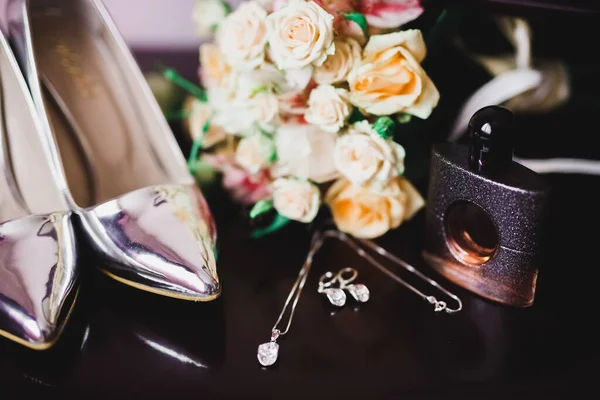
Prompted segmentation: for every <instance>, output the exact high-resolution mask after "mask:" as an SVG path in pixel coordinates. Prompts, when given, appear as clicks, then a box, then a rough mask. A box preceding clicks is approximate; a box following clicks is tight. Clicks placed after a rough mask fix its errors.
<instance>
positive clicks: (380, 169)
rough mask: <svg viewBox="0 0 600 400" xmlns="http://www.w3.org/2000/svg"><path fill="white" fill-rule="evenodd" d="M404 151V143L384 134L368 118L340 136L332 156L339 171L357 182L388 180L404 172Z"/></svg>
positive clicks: (355, 183)
mask: <svg viewBox="0 0 600 400" xmlns="http://www.w3.org/2000/svg"><path fill="white" fill-rule="evenodd" d="M405 154H406V153H405V151H404V148H403V147H402V146H400V145H399V144H398V143H396V142H394V141H393V140H391V139H384V138H382V137H381V136H379V135H378V134H377V132H375V131H374V130H373V128H372V127H371V125H370V124H369V123H368V122H367V121H361V122H358V123H356V124H354V126H353V127H352V128H350V129H349V131H348V133H347V134H345V135H343V136H341V137H340V138H339V139H338V141H337V143H336V146H335V151H334V153H333V159H334V163H335V166H336V168H337V169H338V171H340V172H341V173H342V174H343V175H344V176H345V177H346V178H347V179H348V180H349V181H350V182H352V184H354V185H362V184H364V183H367V182H369V181H371V180H374V181H377V182H380V183H383V184H385V183H387V182H388V181H389V180H390V179H392V178H394V177H396V176H398V175H400V174H402V173H403V172H404V157H405Z"/></svg>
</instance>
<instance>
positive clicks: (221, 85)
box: [200, 43, 237, 97]
mask: <svg viewBox="0 0 600 400" xmlns="http://www.w3.org/2000/svg"><path fill="white" fill-rule="evenodd" d="M200 67H201V73H200V75H201V78H202V84H203V85H204V86H205V87H206V88H207V89H208V90H209V91H210V90H211V89H221V90H223V91H224V92H226V93H228V94H229V93H233V92H234V90H235V85H236V82H237V75H236V74H235V72H234V71H233V69H232V68H231V65H229V64H228V63H227V61H226V60H225V56H224V55H223V53H221V50H220V49H219V47H218V46H217V45H215V44H212V43H206V44H203V45H201V46H200ZM209 97H210V96H209Z"/></svg>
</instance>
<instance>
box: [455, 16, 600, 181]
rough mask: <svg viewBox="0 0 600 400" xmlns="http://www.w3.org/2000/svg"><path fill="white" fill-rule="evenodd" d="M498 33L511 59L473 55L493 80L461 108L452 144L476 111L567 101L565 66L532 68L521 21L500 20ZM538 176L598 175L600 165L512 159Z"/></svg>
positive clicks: (533, 108) (532, 108) (541, 107)
mask: <svg viewBox="0 0 600 400" xmlns="http://www.w3.org/2000/svg"><path fill="white" fill-rule="evenodd" d="M497 22H498V25H499V28H500V30H501V31H502V32H503V33H504V35H505V36H506V38H507V39H508V40H509V42H510V43H511V44H512V45H513V46H514V48H515V54H514V55H513V56H506V57H484V56H477V55H472V57H473V59H474V60H475V61H476V62H478V63H480V64H481V65H482V66H484V67H485V68H486V69H487V70H488V71H489V72H490V73H491V74H492V75H494V76H495V77H494V78H493V79H492V80H491V81H489V82H488V83H486V84H485V85H483V86H481V87H480V88H479V89H478V90H477V91H476V92H475V93H473V94H472V95H471V97H469V99H467V101H466V102H465V104H464V105H463V106H462V108H461V110H460V112H459V115H458V118H457V119H456V121H455V123H454V126H453V128H452V131H451V132H450V135H449V137H448V140H449V141H451V142H455V141H457V140H458V139H460V137H461V136H462V135H463V134H464V133H465V132H466V131H467V126H468V124H469V120H470V119H471V116H472V115H473V114H474V113H475V112H476V111H477V110H479V109H481V108H483V107H485V106H490V105H497V104H503V105H504V106H505V107H506V108H508V109H510V110H511V111H513V112H523V113H525V112H547V111H550V110H552V109H554V108H556V107H558V106H560V105H562V104H563V103H565V102H566V101H567V99H568V98H569V96H570V87H569V79H568V74H567V70H566V67H565V65H564V64H563V63H562V62H560V61H545V62H539V63H537V64H538V65H537V68H535V69H534V68H533V67H532V56H531V30H530V27H529V25H528V24H527V22H526V21H525V20H523V19H520V18H499V19H498V20H497ZM515 161H518V162H520V163H521V164H523V165H525V166H526V167H528V168H530V169H532V170H534V171H536V172H538V173H569V174H588V175H600V161H595V160H582V159H573V158H552V159H538V160H528V159H515Z"/></svg>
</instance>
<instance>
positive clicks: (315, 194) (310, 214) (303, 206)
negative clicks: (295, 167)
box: [272, 178, 321, 223]
mask: <svg viewBox="0 0 600 400" xmlns="http://www.w3.org/2000/svg"><path fill="white" fill-rule="evenodd" d="M272 190H273V205H274V207H275V209H276V210H277V212H278V213H279V214H280V215H282V216H284V217H286V218H289V219H292V220H294V221H300V222H304V223H308V222H311V221H312V220H313V219H315V217H316V216H317V213H318V212H319V207H320V206H321V192H320V191H319V188H318V187H317V186H315V185H314V184H312V183H310V182H309V181H306V180H299V179H285V178H280V179H277V180H276V181H275V182H273V187H272Z"/></svg>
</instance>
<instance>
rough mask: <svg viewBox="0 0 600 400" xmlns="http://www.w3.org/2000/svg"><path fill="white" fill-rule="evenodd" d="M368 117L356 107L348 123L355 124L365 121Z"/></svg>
mask: <svg viewBox="0 0 600 400" xmlns="http://www.w3.org/2000/svg"><path fill="white" fill-rule="evenodd" d="M364 119H366V117H365V116H364V115H363V114H362V113H361V112H360V110H359V109H358V108H356V107H354V108H353V109H352V113H351V114H350V117H349V118H348V123H349V124H353V123H355V122H359V121H363V120H364Z"/></svg>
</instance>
